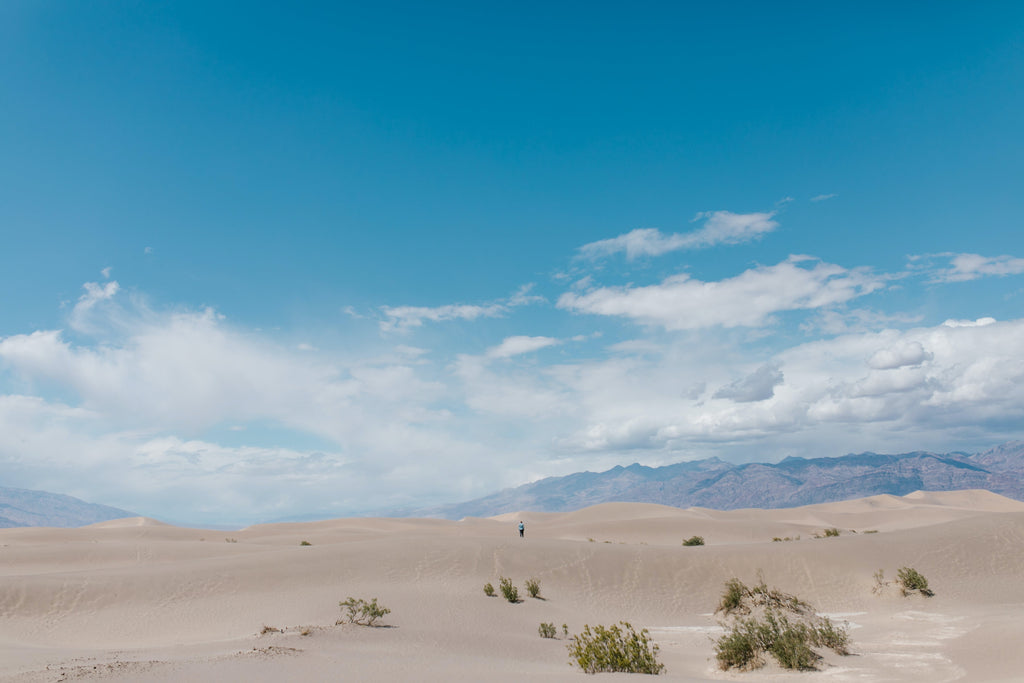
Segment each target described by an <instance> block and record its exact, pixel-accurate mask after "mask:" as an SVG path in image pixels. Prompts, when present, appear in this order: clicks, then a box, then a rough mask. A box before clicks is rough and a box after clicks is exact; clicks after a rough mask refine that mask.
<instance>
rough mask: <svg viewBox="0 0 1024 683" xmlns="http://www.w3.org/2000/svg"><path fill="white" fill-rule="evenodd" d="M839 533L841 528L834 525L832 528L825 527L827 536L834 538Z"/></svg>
mask: <svg viewBox="0 0 1024 683" xmlns="http://www.w3.org/2000/svg"><path fill="white" fill-rule="evenodd" d="M838 535H839V529H837V528H835V527H832V528H831V529H825V538H833V537H835V536H838Z"/></svg>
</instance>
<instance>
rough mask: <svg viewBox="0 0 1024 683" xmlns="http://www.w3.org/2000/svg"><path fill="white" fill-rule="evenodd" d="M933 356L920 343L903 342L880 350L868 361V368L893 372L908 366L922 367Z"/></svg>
mask: <svg viewBox="0 0 1024 683" xmlns="http://www.w3.org/2000/svg"><path fill="white" fill-rule="evenodd" d="M933 357H934V356H933V354H931V353H929V352H928V351H925V349H924V346H922V345H921V342H919V341H908V340H901V341H900V342H899V343H897V344H895V345H894V346H890V347H887V348H884V349H879V350H878V351H876V352H875V353H874V354H872V356H871V358H869V359H868V367H871V368H874V369H875V370H892V369H895V368H902V367H904V366H907V365H920V364H921V363H924V362H925V361H928V360H931V359H932V358H933Z"/></svg>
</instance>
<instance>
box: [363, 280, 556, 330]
mask: <svg viewBox="0 0 1024 683" xmlns="http://www.w3.org/2000/svg"><path fill="white" fill-rule="evenodd" d="M532 288H533V285H532V284H528V285H524V286H523V287H520V288H519V290H517V291H516V292H515V294H513V295H512V296H511V297H509V298H508V299H504V300H500V301H494V302H490V303H486V304H446V305H443V306H433V307H431V306H383V307H382V308H381V313H383V314H384V319H383V320H381V321H380V329H381V331H382V332H394V331H406V330H408V329H410V328H413V327H420V326H422V325H423V323H424V322H443V321H447V320H476V319H478V318H500V317H502V316H504V315H506V314H507V313H508V312H509V310H510V309H512V308H514V307H517V306H526V305H529V304H533V303H537V302H540V301H543V300H544V298H543V297H540V296H536V295H531V294H530V291H531V289H532Z"/></svg>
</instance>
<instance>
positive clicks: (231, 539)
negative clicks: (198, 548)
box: [224, 538, 238, 543]
mask: <svg viewBox="0 0 1024 683" xmlns="http://www.w3.org/2000/svg"><path fill="white" fill-rule="evenodd" d="M224 542H225V543H238V539H237V538H225V539H224Z"/></svg>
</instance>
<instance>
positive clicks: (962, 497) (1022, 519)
mask: <svg viewBox="0 0 1024 683" xmlns="http://www.w3.org/2000/svg"><path fill="white" fill-rule="evenodd" d="M520 519H523V520H525V522H526V538H525V539H520V538H519V537H518V532H517V531H516V525H517V524H518V521H519V520H520ZM831 527H835V528H838V529H840V530H841V531H842V533H841V535H840V536H839V537H833V538H815V535H821V534H822V532H823V531H824V529H826V528H831ZM869 532H871V533H869ZM693 535H700V536H703V537H704V538H705V539H706V541H707V545H705V546H699V547H683V546H682V544H681V543H682V540H683V539H686V538H689V537H690V536H693ZM774 537H779V538H785V537H790V538H792V539H794V540H791V541H781V542H773V541H772V539H773V538H774ZM796 537H799V540H795V539H796ZM303 541H306V542H308V543H309V544H310V545H308V546H305V545H300V544H301V542H303ZM902 566H909V567H913V568H915V569H917V570H918V571H920V572H921V573H922V574H923V575H924V576H925V577H927V579H928V581H929V583H930V586H931V588H932V589H933V590H934V591H935V595H934V597H931V598H926V597H923V596H920V595H912V596H909V597H903V596H902V595H901V594H900V591H899V590H898V589H896V588H895V587H891V588H888V589H886V590H883V591H881V592H880V593H879V592H876V591H874V590H873V588H875V586H876V581H875V578H874V575H875V573H876V572H877V571H878V570H879V569H882V570H883V571H884V573H885V575H886V577H887V578H890V579H891V578H894V577H895V575H896V571H897V569H898V568H899V567H902ZM759 575H760V576H763V578H764V580H765V581H766V582H767V583H768V584H769V585H770V586H773V587H777V588H779V589H781V590H783V591H786V592H789V593H792V594H794V595H796V596H798V597H800V598H802V599H804V600H806V601H808V602H810V603H811V604H812V605H813V606H814V607H815V608H816V609H817V610H818V611H819V612H820V613H822V614H825V615H828V616H830V617H832V618H833V619H835V620H837V621H840V622H843V621H845V622H848V624H849V628H850V636H851V646H852V654H851V655H849V656H846V657H841V656H838V655H835V654H834V653H830V652H827V651H826V652H825V653H824V654H825V658H824V659H823V660H822V662H821V664H820V668H819V671H817V672H808V673H793V672H787V671H784V670H782V669H780V668H779V667H778V666H777V665H774V664H769V665H768V666H766V667H765V668H763V669H760V670H758V671H754V672H736V671H729V672H724V671H720V670H719V669H718V667H717V663H716V661H715V658H714V644H713V639H714V638H715V637H716V636H718V635H719V634H720V633H722V630H721V627H720V626H719V622H718V619H717V618H716V616H715V614H714V611H715V607H716V606H717V604H718V601H719V598H720V596H721V594H722V590H723V585H724V583H725V581H726V580H728V579H729V578H732V577H737V578H739V579H741V580H742V581H744V582H745V583H747V584H754V583H756V582H757V580H758V576H759ZM501 576H505V577H509V578H511V579H512V580H513V581H514V582H515V583H516V585H517V586H518V587H519V591H520V594H521V595H522V596H524V598H525V599H524V600H523V601H522V602H520V603H518V604H510V603H508V602H506V601H505V600H503V599H502V598H501V597H500V595H499V597H491V598H489V597H487V596H485V595H484V593H483V585H484V584H485V583H487V582H490V583H492V584H494V585H495V587H497V586H498V578H499V577H501ZM531 577H533V578H536V579H538V580H539V581H540V585H541V597H542V598H543V599H532V598H529V597H526V591H525V589H524V587H523V584H524V582H525V580H526V579H528V578H531ZM1022 579H1024V503H1020V502H1016V501H1011V500H1008V499H1005V498H1001V497H999V496H996V495H994V494H990V493H987V492H981V491H960V492H954V493H914V494H910V495H909V496H906V497H903V498H897V497H892V496H876V497H872V498H867V499H863V500H855V501H847V502H842V503H833V504H826V505H815V506H809V507H803V508H793V509H786V510H739V511H731V512H720V511H713V510H704V509H689V510H680V509H675V508H670V507H663V506H657V505H644V504H632V503H613V504H607V505H599V506H596V507H592V508H588V509H585V510H580V511H578V512H572V513H559V514H550V513H530V512H523V513H516V514H510V515H502V516H501V517H497V518H491V519H466V520H462V521H458V522H452V521H441V520H431V519H342V520H334V521H325V522H313V523H305V524H272V525H261V526H255V527H250V528H247V529H243V530H240V531H234V532H224V531H210V530H201V529H185V528H179V527H173V526H168V525H164V524H160V523H158V522H154V521H152V520H146V519H126V520H118V521H114V522H106V523H103V524H97V525H93V526H89V527H83V528H80V529H43V528H26V529H2V530H0V680H4V681H25V682H28V681H71V680H103V681H143V682H144V681H160V682H168V681H257V682H258V681H277V682H279V681H304V682H308V681H326V680H357V681H399V680H401V681H405V680H410V681H411V680H416V681H451V680H464V681H483V680H487V681H524V680H530V681H583V680H592V679H588V678H586V677H585V674H583V673H581V672H580V670H579V669H578V668H576V667H574V666H570V663H569V658H568V653H567V649H566V642H567V641H566V639H565V638H564V637H563V636H562V634H561V631H562V624H567V625H568V627H569V630H570V632H572V633H576V632H579V631H580V630H581V629H582V628H583V626H584V624H590V625H591V626H593V625H595V624H605V625H610V624H612V623H615V622H617V621H619V620H627V621H629V622H631V623H632V624H633V625H634V626H636V627H638V628H640V627H644V628H647V629H649V631H650V634H651V636H652V638H653V640H654V641H655V642H656V643H658V645H659V646H660V648H661V650H660V660H661V661H662V662H663V663H664V664H665V665H666V667H667V670H666V672H665V674H664V678H665V679H667V680H681V681H721V680H729V681H928V682H929V683H940V682H942V681H1021V680H1024V647H1022V645H1021V644H1022V643H1024V580H1022ZM349 596H352V597H357V598H366V599H370V598H374V597H375V598H378V600H379V601H380V603H381V604H383V605H385V606H387V607H388V608H390V609H391V610H392V611H391V614H389V615H387V617H385V619H384V620H383V624H384V627H378V628H368V627H361V626H356V625H350V624H342V625H337V624H336V622H337V621H338V620H339V619H340V618H341V616H342V611H341V609H340V608H339V606H338V602H339V601H341V600H344V599H346V598H347V597H349ZM541 622H551V623H554V624H556V625H557V626H558V630H559V638H558V639H543V638H541V637H539V635H538V632H537V627H538V625H539V624H540V623H541ZM270 629H277V630H270ZM264 631H267V632H265V633H264ZM627 678H628V679H629V680H634V681H635V680H637V679H636V677H635V676H630V675H628V674H601V675H600V677H599V679H597V680H609V681H610V680H626V679H627Z"/></svg>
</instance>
